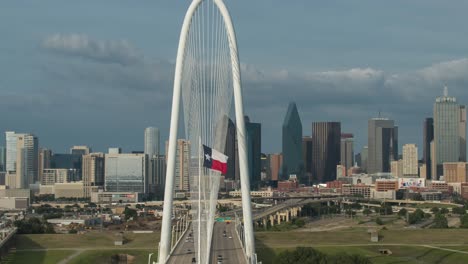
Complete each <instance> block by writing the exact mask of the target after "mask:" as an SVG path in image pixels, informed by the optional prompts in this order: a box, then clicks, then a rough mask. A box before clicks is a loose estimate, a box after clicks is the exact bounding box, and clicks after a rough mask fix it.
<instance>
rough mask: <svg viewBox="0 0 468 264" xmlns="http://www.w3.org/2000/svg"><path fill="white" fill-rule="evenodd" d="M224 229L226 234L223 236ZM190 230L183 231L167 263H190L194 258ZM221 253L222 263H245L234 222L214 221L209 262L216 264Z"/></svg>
mask: <svg viewBox="0 0 468 264" xmlns="http://www.w3.org/2000/svg"><path fill="white" fill-rule="evenodd" d="M224 231H226V236H224ZM190 232H191V230H189V231H187V233H185V236H184V237H183V238H182V240H181V241H180V243H179V244H178V245H177V247H176V248H175V250H174V252H173V254H172V256H171V257H170V258H169V261H168V263H169V264H179V263H182V264H185V263H187V264H191V263H192V259H193V258H196V255H195V248H194V245H195V243H193V242H192V241H193V237H189V234H190ZM219 255H221V259H220V260H221V262H220V263H222V264H244V263H246V261H245V257H244V251H243V249H242V246H241V243H240V240H239V238H238V237H237V233H236V231H235V225H234V223H230V224H227V223H225V222H216V223H215V225H214V230H213V241H212V249H211V263H214V264H218V263H219V262H218V256H219ZM197 263H198V262H197Z"/></svg>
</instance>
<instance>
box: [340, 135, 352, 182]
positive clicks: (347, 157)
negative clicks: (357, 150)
mask: <svg viewBox="0 0 468 264" xmlns="http://www.w3.org/2000/svg"><path fill="white" fill-rule="evenodd" d="M340 151H341V155H340V156H341V159H340V164H341V165H342V166H344V167H345V174H346V172H347V170H348V169H349V168H351V167H353V166H354V136H353V134H350V133H343V134H341V147H340Z"/></svg>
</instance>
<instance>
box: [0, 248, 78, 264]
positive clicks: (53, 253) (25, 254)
mask: <svg viewBox="0 0 468 264" xmlns="http://www.w3.org/2000/svg"><path fill="white" fill-rule="evenodd" d="M71 254H73V251H70V250H49V251H20V252H18V251H16V252H13V253H11V254H9V255H8V256H7V258H6V259H4V260H2V262H1V263H2V264H4V263H5V264H7V263H8V264H22V263H41V264H56V263H58V262H59V261H60V260H62V259H64V258H66V257H68V256H69V255H71Z"/></svg>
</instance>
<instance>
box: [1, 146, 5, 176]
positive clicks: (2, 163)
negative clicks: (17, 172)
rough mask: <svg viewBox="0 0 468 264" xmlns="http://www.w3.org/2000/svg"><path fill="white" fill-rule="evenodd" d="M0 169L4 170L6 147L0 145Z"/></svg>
mask: <svg viewBox="0 0 468 264" xmlns="http://www.w3.org/2000/svg"><path fill="white" fill-rule="evenodd" d="M0 171H1V172H3V171H6V147H0Z"/></svg>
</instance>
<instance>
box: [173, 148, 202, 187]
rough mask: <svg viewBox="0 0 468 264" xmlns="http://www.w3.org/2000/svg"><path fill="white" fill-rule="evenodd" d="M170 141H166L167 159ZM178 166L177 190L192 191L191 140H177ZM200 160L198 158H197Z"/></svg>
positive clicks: (175, 183) (176, 172) (176, 171)
mask: <svg viewBox="0 0 468 264" xmlns="http://www.w3.org/2000/svg"><path fill="white" fill-rule="evenodd" d="M168 146H169V141H166V159H167V151H168V149H169V148H168ZM175 160H176V166H175V182H174V190H175V191H184V192H189V191H190V179H189V175H190V162H191V157H190V141H188V140H185V139H178V140H177V150H176V159H175ZM196 160H197V162H198V159H196ZM166 162H167V160H166Z"/></svg>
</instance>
